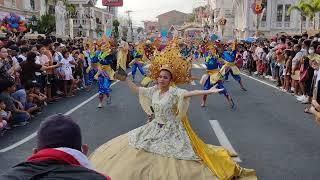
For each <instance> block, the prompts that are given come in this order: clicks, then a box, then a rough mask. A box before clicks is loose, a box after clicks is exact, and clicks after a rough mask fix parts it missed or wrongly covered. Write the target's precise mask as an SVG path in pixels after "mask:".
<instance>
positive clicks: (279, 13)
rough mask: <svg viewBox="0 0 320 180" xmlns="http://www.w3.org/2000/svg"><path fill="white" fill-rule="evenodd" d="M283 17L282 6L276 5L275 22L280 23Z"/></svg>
mask: <svg viewBox="0 0 320 180" xmlns="http://www.w3.org/2000/svg"><path fill="white" fill-rule="evenodd" d="M282 16H283V4H278V6H277V21H278V22H282V19H283V18H282Z"/></svg>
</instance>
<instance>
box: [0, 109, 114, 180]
mask: <svg viewBox="0 0 320 180" xmlns="http://www.w3.org/2000/svg"><path fill="white" fill-rule="evenodd" d="M87 153H88V146H87V145H82V137H81V130H80V127H79V125H77V124H76V123H75V122H74V121H73V120H72V118H71V117H69V116H65V115H62V114H56V115H53V116H50V117H48V118H47V119H46V120H45V121H43V122H42V123H41V125H40V128H39V130H38V133H37V148H36V149H34V150H33V155H32V156H30V157H29V158H28V159H27V160H26V161H25V162H22V163H20V164H18V165H16V166H14V167H12V168H11V169H9V170H8V171H7V172H5V173H4V174H2V175H0V179H1V180H9V179H25V180H27V179H29V180H31V179H38V180H45V179H56V180H59V179H74V180H82V179H84V180H88V179H90V180H111V178H110V177H108V176H105V175H102V174H100V173H98V172H96V171H95V170H93V167H92V165H91V164H90V162H89V160H88V158H87V156H86V155H87Z"/></svg>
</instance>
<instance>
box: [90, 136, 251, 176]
mask: <svg viewBox="0 0 320 180" xmlns="http://www.w3.org/2000/svg"><path fill="white" fill-rule="evenodd" d="M90 160H91V162H92V163H93V165H94V166H95V168H96V170H97V171H99V172H100V173H104V174H106V175H108V176H110V177H111V179H112V180H195V179H197V180H218V178H217V177H216V176H215V175H214V174H213V173H212V172H211V171H210V169H209V168H207V166H206V165H205V164H203V163H201V162H198V161H189V160H179V159H175V158H170V157H165V156H161V155H158V154H155V153H150V152H146V151H144V150H138V149H136V148H134V147H132V146H130V145H129V142H128V136H127V134H124V135H121V136H119V137H116V138H114V139H112V140H111V141H109V142H107V143H105V144H103V145H102V146H100V147H99V148H98V149H96V150H95V151H94V152H93V153H92V154H91V156H90ZM239 179H246V180H251V179H256V177H255V175H254V176H252V177H251V178H250V177H248V176H247V177H244V178H239Z"/></svg>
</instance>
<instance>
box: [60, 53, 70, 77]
mask: <svg viewBox="0 0 320 180" xmlns="http://www.w3.org/2000/svg"><path fill="white" fill-rule="evenodd" d="M61 63H62V66H61V72H62V73H63V74H64V76H65V77H64V80H70V79H73V77H72V69H71V64H70V63H69V60H68V59H65V58H62V60H61Z"/></svg>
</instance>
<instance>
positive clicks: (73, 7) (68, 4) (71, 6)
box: [62, 0, 76, 13]
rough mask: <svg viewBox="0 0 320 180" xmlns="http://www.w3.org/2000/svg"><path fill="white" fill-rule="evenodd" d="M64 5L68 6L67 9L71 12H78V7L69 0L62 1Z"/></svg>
mask: <svg viewBox="0 0 320 180" xmlns="http://www.w3.org/2000/svg"><path fill="white" fill-rule="evenodd" d="M62 2H63V4H64V6H65V7H66V10H67V11H68V12H69V13H75V12H76V7H75V6H74V5H73V4H70V3H69V1H68V0H63V1H62Z"/></svg>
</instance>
